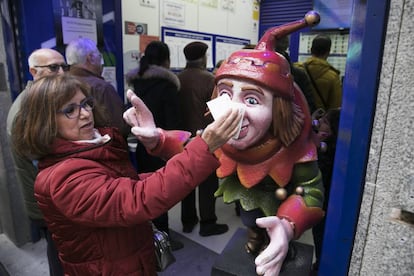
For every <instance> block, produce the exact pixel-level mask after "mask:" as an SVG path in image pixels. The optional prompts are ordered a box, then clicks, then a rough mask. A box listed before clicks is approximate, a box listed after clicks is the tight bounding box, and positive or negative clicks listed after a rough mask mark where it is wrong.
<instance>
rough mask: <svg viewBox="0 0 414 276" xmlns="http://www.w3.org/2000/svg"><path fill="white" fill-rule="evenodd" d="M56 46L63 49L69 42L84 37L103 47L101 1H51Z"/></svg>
mask: <svg viewBox="0 0 414 276" xmlns="http://www.w3.org/2000/svg"><path fill="white" fill-rule="evenodd" d="M53 13H54V18H55V30H56V45H57V46H58V47H62V48H63V47H64V45H67V44H68V43H69V42H70V41H71V40H73V39H76V38H79V37H86V38H90V39H92V40H94V41H96V43H97V45H98V47H99V48H101V46H102V45H103V30H102V27H103V26H102V1H101V0H53Z"/></svg>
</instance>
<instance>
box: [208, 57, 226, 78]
mask: <svg viewBox="0 0 414 276" xmlns="http://www.w3.org/2000/svg"><path fill="white" fill-rule="evenodd" d="M223 61H224V59H220V60H219V61H217V63H216V65H215V66H214V68H213V71H212V72H211V73H213V75H215V74H216V72H217V70H218V69H219V68H220V65H221V64H222V63H223Z"/></svg>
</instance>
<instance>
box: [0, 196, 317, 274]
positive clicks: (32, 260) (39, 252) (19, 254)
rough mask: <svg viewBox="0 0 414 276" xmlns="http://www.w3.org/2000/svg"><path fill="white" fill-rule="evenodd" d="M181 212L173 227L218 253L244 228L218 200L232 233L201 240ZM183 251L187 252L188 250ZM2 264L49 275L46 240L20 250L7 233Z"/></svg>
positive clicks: (306, 238) (307, 239)
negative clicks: (187, 226)
mask: <svg viewBox="0 0 414 276" xmlns="http://www.w3.org/2000/svg"><path fill="white" fill-rule="evenodd" d="M180 213H181V207H180V204H178V205H176V206H175V207H173V208H172V209H171V210H170V213H169V217H170V228H171V229H172V230H174V231H175V232H177V233H180V234H182V235H184V236H185V237H187V238H189V239H191V240H193V241H195V242H197V243H199V244H201V245H203V246H205V247H207V248H209V249H210V250H212V251H214V252H216V253H218V254H220V253H221V252H222V250H223V249H224V247H225V246H226V244H227V242H228V241H229V240H230V238H231V237H232V236H233V234H234V233H235V231H236V230H237V228H238V227H243V225H242V224H241V222H240V220H239V217H237V216H236V213H235V211H234V205H233V204H231V205H227V204H224V203H223V202H222V199H221V198H219V199H217V203H216V213H217V216H218V223H227V224H228V225H229V228H230V229H229V231H228V232H227V233H225V234H223V235H218V236H210V237H201V236H200V235H199V234H198V230H199V226H198V225H197V226H196V227H195V228H194V231H193V232H192V233H189V234H187V233H183V232H182V225H181V221H180ZM300 241H301V242H303V243H308V244H312V234H311V232H310V231H308V232H305V234H304V235H303V236H302V238H301V239H300ZM181 250H185V247H184V248H183V249H181ZM0 261H1V263H3V265H4V266H5V267H6V269H7V270H8V271H9V273H10V275H11V276H33V275H35V276H43V275H44V276H47V275H48V274H49V273H48V266H47V259H46V243H45V241H44V240H43V239H42V240H41V241H39V242H37V243H35V244H32V243H28V244H26V245H24V246H22V247H21V248H18V247H16V246H15V245H14V244H13V243H12V242H10V241H9V240H8V238H7V237H6V236H5V235H4V234H0ZM0 276H3V275H0Z"/></svg>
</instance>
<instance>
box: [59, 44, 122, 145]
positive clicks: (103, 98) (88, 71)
mask: <svg viewBox="0 0 414 276" xmlns="http://www.w3.org/2000/svg"><path fill="white" fill-rule="evenodd" d="M66 59H67V62H68V64H69V65H70V73H71V74H72V75H73V76H75V77H77V78H78V79H79V80H81V81H83V82H86V83H87V84H88V85H89V86H91V93H92V96H93V97H94V99H95V101H96V102H97V103H98V105H99V106H100V107H102V108H105V111H106V112H105V113H106V114H107V117H108V118H106V119H107V120H106V122H103V125H97V127H103V126H110V127H116V128H118V129H119V130H120V131H121V133H122V136H124V138H126V137H127V136H128V134H129V127H128V126H127V124H126V123H125V122H124V119H123V118H122V114H123V113H124V103H123V101H122V99H121V97H119V95H118V93H117V92H116V90H115V88H114V87H113V86H112V85H111V84H110V83H109V82H107V81H105V80H104V78H103V77H102V76H101V74H102V69H103V66H102V54H101V53H100V52H99V50H98V48H97V46H96V43H95V41H93V40H91V39H89V38H78V39H75V40H72V41H71V42H70V43H69V44H68V46H67V47H66Z"/></svg>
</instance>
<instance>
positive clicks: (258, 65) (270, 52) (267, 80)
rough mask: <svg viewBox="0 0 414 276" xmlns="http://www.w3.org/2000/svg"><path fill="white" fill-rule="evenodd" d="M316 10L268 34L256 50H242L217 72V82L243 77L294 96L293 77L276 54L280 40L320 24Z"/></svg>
mask: <svg viewBox="0 0 414 276" xmlns="http://www.w3.org/2000/svg"><path fill="white" fill-rule="evenodd" d="M319 21H320V16H319V14H318V13H317V12H315V11H310V12H308V13H307V14H306V15H305V17H304V18H303V19H301V20H298V21H294V22H291V23H287V24H284V25H281V26H278V27H274V28H271V29H269V30H267V31H266V33H265V34H264V35H263V37H262V38H261V39H260V41H259V42H258V43H257V45H256V47H255V48H254V49H253V50H247V49H244V50H239V51H237V52H234V53H233V54H231V56H230V57H229V58H228V59H227V60H226V61H225V62H224V63H223V64H222V65H221V67H220V69H219V70H218V71H217V73H216V82H218V81H219V80H220V79H222V78H231V77H236V78H242V79H246V80H248V81H251V82H253V83H256V84H258V85H261V86H264V87H267V88H268V89H269V90H270V91H272V92H273V93H274V94H275V96H279V97H282V98H286V99H292V97H293V93H294V92H293V90H294V86H293V77H292V75H291V73H290V65H289V63H288V62H287V60H286V59H285V58H284V57H283V56H282V55H280V54H279V53H276V52H275V51H274V49H275V46H276V43H277V41H278V39H279V38H281V37H283V36H286V35H288V34H290V33H292V32H294V31H297V30H299V29H301V28H304V27H307V26H315V25H317V24H318V23H319Z"/></svg>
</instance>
